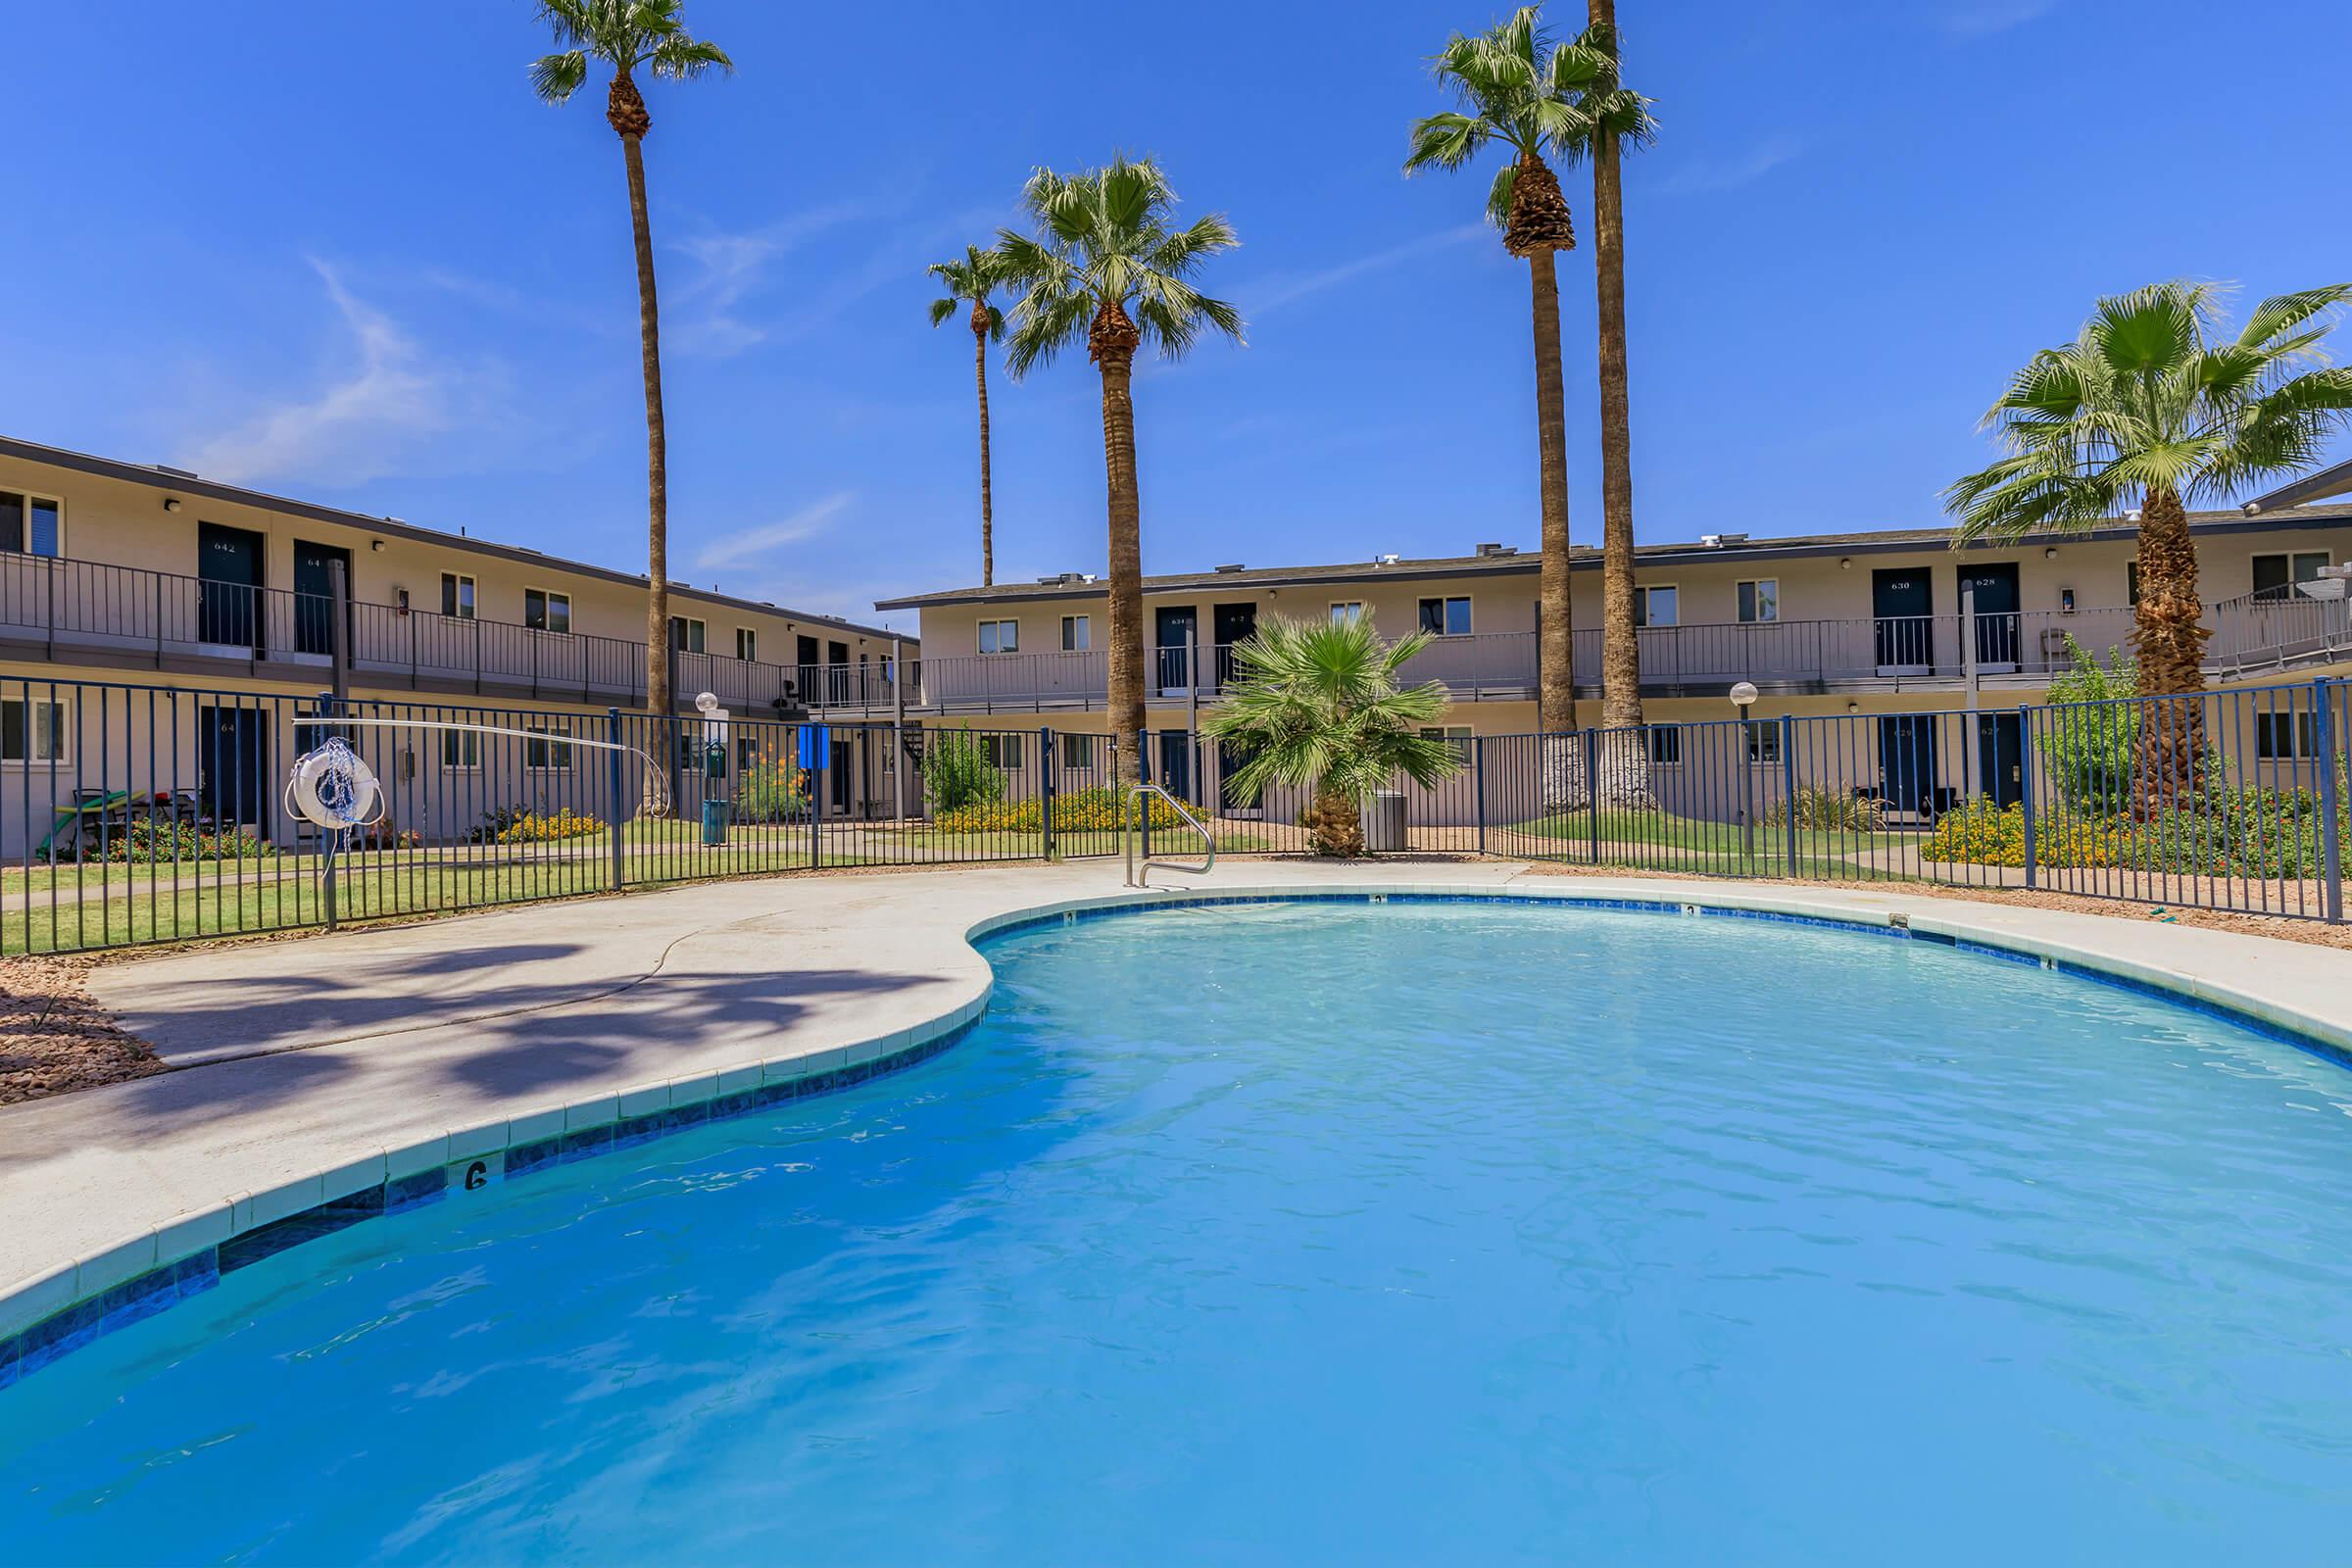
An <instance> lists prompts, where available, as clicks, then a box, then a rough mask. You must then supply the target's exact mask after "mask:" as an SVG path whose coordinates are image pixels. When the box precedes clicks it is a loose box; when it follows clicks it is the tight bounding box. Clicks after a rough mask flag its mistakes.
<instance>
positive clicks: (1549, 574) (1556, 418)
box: [1527, 250, 1576, 733]
mask: <svg viewBox="0 0 2352 1568" xmlns="http://www.w3.org/2000/svg"><path fill="white" fill-rule="evenodd" d="M1527 275H1528V282H1529V285H1530V289H1531V291H1532V294H1533V306H1534V309H1533V312H1532V314H1533V316H1534V318H1535V328H1536V447H1537V451H1538V454H1539V455H1540V458H1541V469H1540V472H1539V474H1538V477H1537V483H1538V485H1539V486H1540V497H1539V499H1540V500H1541V502H1542V505H1543V510H1544V557H1543V564H1542V570H1541V573H1540V575H1539V577H1538V582H1537V600H1538V605H1539V610H1538V616H1539V621H1538V638H1537V649H1536V658H1537V662H1538V665H1539V667H1540V669H1541V670H1542V677H1541V679H1540V680H1539V682H1538V684H1537V704H1536V706H1537V722H1538V725H1539V727H1541V728H1542V729H1543V730H1544V731H1545V732H1546V733H1551V732H1556V731H1562V730H1570V729H1574V728H1575V727H1576V676H1575V671H1574V670H1573V668H1572V667H1571V661H1572V659H1573V657H1574V651H1575V647H1576V640H1575V636H1574V631H1575V621H1574V618H1573V615H1572V613H1571V612H1570V609H1569V602H1568V406H1567V397H1566V394H1565V393H1564V392H1563V391H1562V390H1561V368H1560V284H1559V277H1558V274H1557V272H1556V271H1555V270H1554V268H1553V266H1552V253H1551V252H1550V251H1548V250H1539V251H1535V252H1532V253H1531V254H1530V255H1529V256H1528V258H1527Z"/></svg>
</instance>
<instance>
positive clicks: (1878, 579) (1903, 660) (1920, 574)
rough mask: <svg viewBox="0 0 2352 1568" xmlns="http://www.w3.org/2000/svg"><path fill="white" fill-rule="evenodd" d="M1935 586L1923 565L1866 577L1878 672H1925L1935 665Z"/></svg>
mask: <svg viewBox="0 0 2352 1568" xmlns="http://www.w3.org/2000/svg"><path fill="white" fill-rule="evenodd" d="M1935 612H1936V598H1935V584H1934V581H1933V579H1931V578H1930V576H1929V575H1928V568H1927V567H1925V566H1902V567H1897V568H1896V569H1894V570H1892V571H1874V572H1872V573H1871V574H1870V613H1871V615H1872V617H1873V619H1874V622H1875V626H1876V630H1877V640H1878V665H1879V668H1881V669H1927V668H1930V667H1932V666H1933V665H1934V664H1935V662H1936V653H1935V648H1936V622H1935V621H1934V620H1932V619H1930V618H1929V617H1930V616H1932V615H1933V614H1934V613H1935Z"/></svg>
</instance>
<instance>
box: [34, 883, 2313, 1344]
mask: <svg viewBox="0 0 2352 1568" xmlns="http://www.w3.org/2000/svg"><path fill="white" fill-rule="evenodd" d="M1524 871H1525V868H1524V867H1522V866H1518V865H1513V864H1507V863H1496V862H1481V863H1455V864H1442V863H1436V864H1433V863H1398V862H1390V863H1385V864H1383V863H1373V864H1364V865H1354V866H1339V865H1328V864H1314V863H1309V862H1263V861H1261V862H1257V863H1241V864H1231V865H1229V866H1227V867H1221V868H1220V869H1219V870H1218V871H1217V872H1216V873H1215V874H1214V875H1213V876H1212V877H1209V878H1196V877H1191V876H1184V875H1177V874H1171V873H1165V872H1162V873H1158V874H1157V875H1156V877H1155V884H1156V885H1164V886H1167V887H1170V888H1175V889H1181V888H1187V887H1192V886H1200V887H1201V888H1203V889H1210V890H1215V891H1237V890H1243V889H1250V890H1257V889H1265V890H1279V889H1284V888H1300V889H1305V888H1323V887H1334V886H1346V887H1358V888H1365V889H1373V888H1379V889H1386V890H1397V889H1401V888H1428V889H1433V890H1436V889H1464V890H1469V889H1486V890H1495V889H1500V888H1503V887H1506V886H1508V887H1511V888H1512V890H1513V891H1515V892H1526V893H1530V894H1533V895H1537V896H1542V897H1550V898H1578V897H1583V898H1638V899H1644V900H1668V901H1673V902H1678V903H1693V904H1706V905H1712V906H1722V907H1755V908H1768V909H1778V910H1790V911H1808V910H1809V911H1816V912H1822V913H1846V914H1856V915H1861V916H1863V917H1866V918H1870V919H1874V920H1877V921H1879V922H1881V923H1884V922H1886V921H1887V920H1888V919H1889V918H1891V917H1895V916H1901V917H1904V918H1906V919H1908V920H1909V921H1910V923H1911V924H1912V925H1913V927H1914V929H1916V930H1925V931H1937V932H1945V933H1951V934H1957V935H1960V936H1964V937H1976V938H1981V939H1984V940H1988V941H1993V942H1998V943H2004V944H2007V945H2011V946H2016V947H2021V948H2024V949H2026V950H2028V951H2033V952H2044V953H2051V954H2063V955H2066V956H2074V957H2077V958H2079V959H2081V960H2082V961H2085V962H2088V963H2091V964H2093V965H2094V966H2098V967H2102V968H2107V969H2111V970H2114V971H2116V972H2120V973H2125V974H2129V975H2133V976H2136V977H2139V978H2143V979H2149V980H2156V981H2167V980H2169V981H2172V982H2174V983H2178V984H2180V985H2182V986H2184V987H2186V988H2188V989H2190V990H2192V991H2193V992H2194V993H2196V994H2199V995H2204V996H2208V997H2213V998H2216V999H2220V1000H2225V1001H2229V1002H2230V1003H2232V1004H2233V1005H2239V1006H2241V1007H2246V1008H2249V1009H2258V1010H2262V1011H2264V1012H2265V1013H2266V1014H2268V1015H2273V1016H2277V1017H2279V1018H2281V1019H2286V1018H2293V1019H2296V1020H2299V1021H2302V1022H2306V1023H2310V1022H2315V1021H2316V1023H2317V1024H2318V1025H2319V1026H2320V1027H2321V1028H2323V1029H2324V1030H2326V1031H2327V1032H2329V1034H2330V1035H2331V1036H2332V1037H2334V1038H2335V1039H2337V1040H2338V1042H2339V1043H2340V1044H2342V1045H2344V1046H2346V1047H2347V1048H2352V986H2347V984H2346V982H2347V980H2352V962H2348V961H2347V959H2346V957H2345V956H2344V955H2343V954H2342V953H2340V952H2336V951H2333V950H2330V949H2327V948H2320V947H2310V946H2303V945H2299V944H2293V943H2283V942H2275V941H2270V940H2267V939H2264V938H2259V937H2248V936H2237V935H2232V934H2227V933H2217V932H2213V931H2207V930H2200V929H2196V928H2193V927H2187V926H2172V925H2163V924H2157V923H2154V922H2150V921H2147V920H2144V919H2127V918H2108V917H2104V916H2090V915H2079V914H2067V913H2060V912H2055V911H2050V910H2044V909H2034V908H2026V907H2001V906H1995V905H1979V904H1969V903H1963V902H1958V901H1953V900H1948V899H1922V898H1906V897H1904V896H1902V895H1900V894H1894V893H1889V892H1885V891H1880V890H1863V889H1854V890H1832V889H1810V888H1802V889H1800V888H1779V887H1768V886H1761V887H1742V886H1740V884H1737V883H1727V882H1708V883H1701V882H1685V881H1669V880H1663V879H1657V878H1611V877H1599V876H1594V877H1559V876H1531V875H1525V874H1524ZM1120 894H1121V889H1120V887H1119V871H1118V868H1117V866H1116V865H1113V864H1104V863H1103V862H1099V861H1098V862H1087V863H1081V864H1076V865H1060V866H1044V865H1035V864H1030V865H1019V866H1005V867H995V868H975V869H967V870H942V871H922V872H909V873H895V874H873V875H857V876H786V877H776V878H769V879H764V880H757V881H743V882H736V883H722V884H709V885H702V886H695V887H687V888H679V889H674V890H671V891H668V892H662V893H651V894H642V895H635V896H631V897H628V898H622V899H604V900H594V901H585V902H580V901H575V902H569V903H554V904H547V905H541V906H537V907H522V908H514V909H508V910H502V911H498V912H494V913H486V914H480V915H472V916H466V917H464V918H459V919H450V920H441V921H435V922H429V923H424V924H418V925H412V926H405V927H381V928H374V929H360V930H354V931H347V932H343V933H340V934H337V935H334V936H323V935H321V936H312V937H307V938H302V939H297V940H288V941H281V942H270V943H263V944H255V945H247V946H232V947H217V948H210V949H198V950H193V951H188V952H183V953H177V954H171V955H165V956H155V957H149V958H143V959H131V960H127V961H123V962H118V963H114V964H109V965H106V966H103V967H101V968H100V969H98V970H97V971H96V973H95V975H94V982H95V989H96V991H97V994H98V998H99V1000H100V1001H101V1002H103V1003H104V1004H106V1005H109V1006H110V1007H112V1008H114V1009H115V1010H116V1011H117V1012H118V1013H119V1014H120V1015H121V1016H122V1018H123V1022H124V1023H125V1025H126V1026H128V1027H129V1028H130V1029H132V1030H134V1031H135V1032H137V1033H138V1034H140V1035H142V1036H144V1037H145V1038H147V1039H148V1040H150V1041H152V1042H153V1043H154V1044H155V1046H156V1047H157V1049H158V1050H159V1052H160V1053H161V1054H162V1055H163V1056H164V1058H165V1059H166V1060H167V1061H168V1062H170V1063H172V1065H173V1066H174V1067H177V1068H180V1069H182V1070H178V1071H173V1072H169V1073H164V1074H160V1075H157V1076H154V1077H149V1078H144V1079H138V1080H134V1081H132V1082H128V1083H122V1084H115V1085H111V1086H108V1087H106V1088H102V1089H95V1090H89V1091H85V1092H82V1093H79V1094H74V1095H69V1096H64V1097H61V1098H58V1099H55V1100H48V1101H37V1102H33V1103H26V1104H22V1105H17V1106H11V1107H8V1108H6V1109H0V1334H6V1333H8V1332H10V1331H11V1330H12V1329H13V1328H15V1327H20V1326H22V1325H23V1323H25V1322H26V1321H30V1320H31V1318H32V1317H35V1316H38V1315H39V1314H40V1312H45V1311H49V1310H54V1309H55V1308H56V1307H57V1306H58V1305H61V1304H63V1302H64V1301H65V1300H71V1299H77V1298H78V1297H81V1296H88V1295H90V1294H93V1292H94V1291H96V1290H101V1289H104V1288H106V1285H107V1284H108V1283H111V1281H112V1280H113V1279H121V1278H127V1277H129V1275H130V1274H131V1273H133V1272H136V1267H134V1265H136V1266H152V1264H153V1263H154V1262H155V1261H156V1260H157V1258H158V1254H159V1247H160V1250H161V1251H162V1252H164V1253H166V1254H169V1253H170V1251H171V1250H172V1245H173V1243H174V1242H175V1241H177V1242H189V1241H190V1240H191V1239H193V1240H194V1242H195V1244H196V1245H203V1244H204V1243H205V1242H206V1241H207V1240H212V1239H219V1237H221V1236H224V1235H225V1234H227V1231H228V1229H229V1228H232V1227H233V1228H234V1229H240V1230H241V1229H244V1228H248V1227H249V1226H252V1225H258V1224H262V1223H266V1222H267V1221H268V1220H270V1219H271V1218H273V1217H277V1216H278V1215H280V1214H283V1213H290V1212H293V1211H295V1210H296V1209H298V1208H300V1207H304V1206H307V1204H306V1202H305V1201H304V1200H305V1197H306V1195H307V1201H308V1202H310V1203H315V1202H318V1201H322V1200H321V1198H320V1197H319V1194H321V1193H323V1195H324V1197H325V1198H333V1197H336V1196H338V1193H337V1192H336V1191H335V1190H334V1189H335V1186H336V1182H335V1177H336V1175H338V1174H347V1173H349V1172H351V1171H353V1170H354V1169H366V1170H372V1171H373V1172H374V1176H373V1179H374V1180H375V1181H377V1182H381V1181H382V1180H384V1179H385V1171H386V1164H387V1159H389V1161H390V1164H391V1167H392V1168H391V1173H392V1174H393V1175H395V1176H397V1175H399V1174H400V1173H401V1167H402V1165H403V1163H404V1161H405V1162H406V1164H407V1165H408V1167H409V1168H419V1167H421V1166H422V1165H423V1164H426V1163H432V1164H439V1163H441V1162H443V1161H445V1160H450V1159H459V1158H464V1157H466V1156H467V1155H469V1154H471V1153H474V1152H479V1151H480V1150H483V1149H488V1148H491V1147H498V1148H503V1147H505V1144H506V1142H507V1135H508V1133H509V1131H510V1129H511V1131H512V1137H513V1140H514V1141H515V1142H520V1141H522V1139H523V1138H524V1137H525V1136H526V1132H525V1129H526V1126H527V1127H528V1128H530V1129H533V1130H532V1131H531V1132H529V1133H528V1134H527V1136H542V1135H543V1130H544V1129H545V1128H547V1127H550V1126H552V1127H553V1128H554V1129H556V1130H558V1131H561V1130H562V1129H563V1128H564V1126H565V1121H564V1116H565V1110H566V1107H569V1108H570V1109H571V1111H572V1113H573V1114H574V1116H575V1118H576V1116H577V1114H578V1112H579V1111H580V1109H581V1108H582V1107H584V1106H587V1105H588V1104H589V1103H591V1102H599V1101H600V1097H601V1103H602V1105H603V1106H605V1107H606V1112H607V1114H606V1119H611V1114H612V1113H613V1112H612V1111H611V1109H610V1107H611V1106H613V1103H615V1100H616V1099H617V1101H618V1103H619V1104H620V1106H621V1109H620V1111H619V1112H618V1113H619V1114H634V1113H636V1112H635V1111H634V1110H632V1109H631V1108H630V1105H631V1098H630V1094H629V1093H628V1092H632V1091H634V1092H638V1093H639V1094H644V1093H649V1092H658V1093H659V1095H660V1096H661V1097H662V1098H661V1099H660V1101H659V1102H658V1103H662V1104H666V1103H669V1102H668V1098H667V1097H668V1094H669V1091H668V1090H667V1089H666V1088H663V1087H662V1086H664V1085H666V1084H670V1083H672V1082H681V1081H687V1080H698V1079H704V1078H709V1077H711V1076H715V1075H721V1074H734V1073H740V1072H743V1071H746V1070H748V1071H750V1072H751V1073H752V1078H751V1081H752V1082H754V1083H757V1082H758V1081H759V1076H758V1072H759V1068H760V1064H761V1063H763V1062H764V1063H768V1064H770V1065H771V1066H772V1064H774V1063H775V1062H776V1061H777V1060H778V1059H779V1058H795V1059H797V1058H800V1057H803V1056H815V1055H820V1054H824V1053H828V1052H831V1053H836V1054H838V1053H839V1052H841V1051H842V1050H843V1048H845V1047H848V1046H850V1045H852V1044H853V1043H856V1042H872V1041H875V1040H877V1039H879V1038H882V1037H886V1036H891V1035H895V1034H900V1033H903V1032H905V1031H908V1030H913V1029H916V1028H917V1027H918V1026H923V1025H932V1024H935V1023H936V1022H937V1021H938V1020H940V1019H943V1018H947V1017H951V1016H953V1015H955V1014H956V1012H957V1011H958V1010H959V1009H971V1008H975V1007H976V1006H977V1005H979V1004H980V1002H981V1001H982V1000H983V999H984V998H985V997H986V995H987V990H988V985H989V970H988V966H987V964H986V963H985V962H984V961H983V960H982V958H981V957H980V956H979V955H978V954H977V953H975V952H974V951H973V950H972V948H971V947H970V946H969V945H968V943H967V942H966V941H965V934H966V933H967V932H968V931H970V930H971V929H972V928H973V927H974V926H975V925H977V924H979V923H981V922H983V921H986V920H989V919H991V918H993V917H997V916H1000V915H1004V914H1006V913H1009V912H1013V911H1017V910H1022V909H1028V908H1035V907H1040V906H1047V905H1054V904H1058V903H1063V902H1066V901H1071V900H1082V899H1101V898H1106V897H1114V896H1118V895H1120ZM1146 897H1149V896H1146ZM848 1059H850V1060H858V1059H861V1058H859V1057H857V1056H854V1055H853V1056H851V1057H849V1058H848ZM771 1076H772V1074H771ZM648 1086H651V1089H650V1090H649V1089H648ZM684 1092H685V1091H684V1090H681V1091H680V1094H681V1103H683V1098H682V1097H683V1094H684ZM706 1092H709V1091H706ZM575 1124H576V1120H575ZM485 1128H494V1129H496V1133H495V1136H496V1137H497V1140H498V1141H497V1143H496V1144H495V1145H494V1146H493V1145H489V1144H484V1143H482V1142H481V1140H482V1139H483V1138H485V1137H486V1136H491V1135H490V1134H486V1133H485V1131H484V1129H485ZM452 1135H458V1140H459V1141H458V1142H452V1141H451V1139H452ZM468 1139H470V1140H471V1141H472V1142H471V1143H470V1144H468V1143H467V1142H466V1140H468ZM322 1177H323V1181H322V1180H321V1178H322ZM357 1185H359V1178H357V1177H354V1178H353V1181H352V1183H351V1184H347V1185H346V1186H345V1187H344V1189H343V1190H345V1191H349V1190H356V1186H357ZM232 1216H233V1217H232ZM159 1232H165V1233H167V1234H166V1235H165V1236H164V1239H163V1241H162V1242H161V1243H160V1244H159V1243H158V1242H157V1240H156V1236H157V1233H159ZM140 1238H143V1239H144V1240H143V1241H138V1240H135V1239H140ZM182 1250H185V1249H184V1248H183V1249H182ZM142 1257H143V1258H145V1259H146V1262H145V1263H144V1264H141V1263H139V1259H140V1258H142ZM163 1260H164V1261H169V1260H170V1258H169V1256H168V1255H166V1256H164V1258H163ZM36 1280H37V1281H41V1282H42V1287H41V1289H40V1290H39V1291H37V1292H34V1291H26V1290H23V1289H21V1287H23V1286H24V1285H25V1282H27V1281H36ZM61 1280H62V1282H63V1283H60V1282H61ZM60 1292H65V1293H69V1294H66V1295H65V1296H63V1298H62V1299H61V1298H60V1296H59V1293H60ZM43 1302H46V1303H47V1304H45V1305H44V1304H42V1303H43ZM36 1307H37V1308H38V1310H36Z"/></svg>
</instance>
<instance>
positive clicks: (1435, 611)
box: [1421, 598, 1470, 637]
mask: <svg viewBox="0 0 2352 1568" xmlns="http://www.w3.org/2000/svg"><path fill="white" fill-rule="evenodd" d="M1421 629H1422V630H1423V631H1425V632H1427V633H1429V634H1430V635H1431V636H1432V637H1467V636H1469V635H1470V601H1469V600H1468V599H1467V598H1462V599H1424V600H1422V601H1421Z"/></svg>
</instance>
